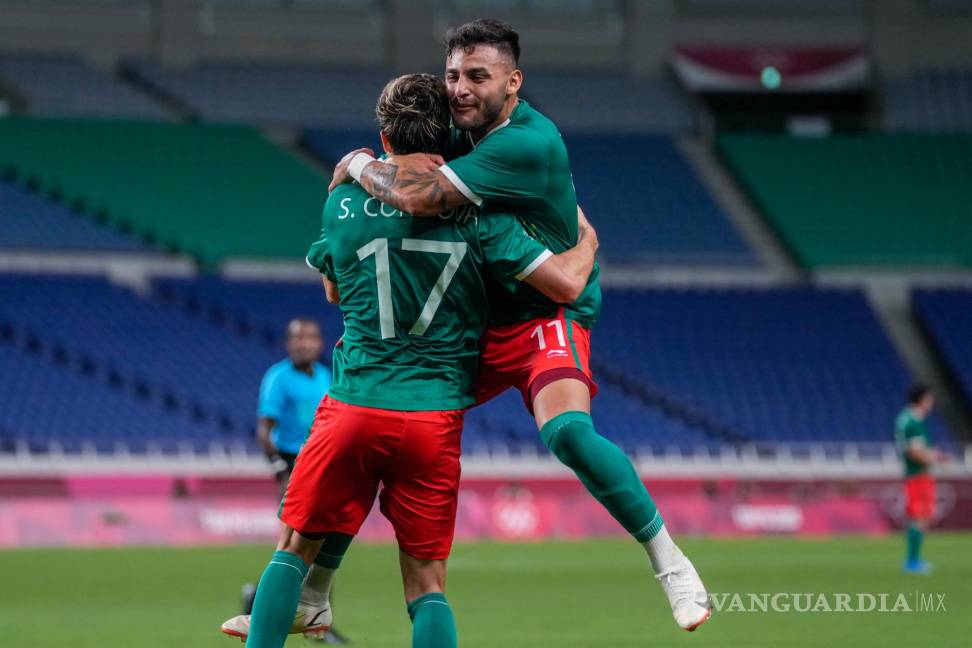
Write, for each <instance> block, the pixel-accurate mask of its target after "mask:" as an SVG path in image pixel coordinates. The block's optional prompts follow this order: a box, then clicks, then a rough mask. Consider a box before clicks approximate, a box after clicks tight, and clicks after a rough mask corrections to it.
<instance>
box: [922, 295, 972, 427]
mask: <svg viewBox="0 0 972 648" xmlns="http://www.w3.org/2000/svg"><path fill="white" fill-rule="evenodd" d="M913 304H914V311H915V315H916V316H917V318H918V321H919V322H920V323H921V325H922V327H923V329H924V331H925V334H926V335H927V336H928V338H929V339H930V340H931V344H932V346H933V348H934V349H935V350H936V351H937V352H938V355H939V357H940V358H941V359H942V361H943V362H944V364H945V366H946V368H947V369H948V371H949V373H950V374H951V378H952V380H953V382H954V384H955V385H957V386H958V388H959V391H960V392H961V394H962V396H963V398H964V400H965V404H966V406H968V407H970V408H972V290H968V289H966V290H960V289H952V290H945V289H939V290H928V289H923V290H916V291H915V292H914V295H913Z"/></svg>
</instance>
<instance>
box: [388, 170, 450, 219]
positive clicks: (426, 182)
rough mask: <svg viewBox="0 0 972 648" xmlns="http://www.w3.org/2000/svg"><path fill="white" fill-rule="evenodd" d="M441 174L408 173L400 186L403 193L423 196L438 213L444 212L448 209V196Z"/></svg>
mask: <svg viewBox="0 0 972 648" xmlns="http://www.w3.org/2000/svg"><path fill="white" fill-rule="evenodd" d="M440 178H441V174H440V173H439V172H435V173H415V172H411V171H410V172H406V173H404V174H403V176H402V178H401V180H400V182H399V184H400V186H401V189H402V192H403V193H407V194H413V195H420V196H423V197H424V198H425V199H426V200H427V201H428V203H429V204H430V205H434V206H435V207H436V209H437V211H440V212H443V211H445V210H446V209H447V208H448V195H447V194H446V192H445V191H443V189H442V185H441V183H440Z"/></svg>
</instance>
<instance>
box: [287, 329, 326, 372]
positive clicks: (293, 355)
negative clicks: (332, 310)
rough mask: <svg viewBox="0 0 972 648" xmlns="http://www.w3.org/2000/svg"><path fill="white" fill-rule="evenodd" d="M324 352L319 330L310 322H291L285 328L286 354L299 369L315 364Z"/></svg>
mask: <svg viewBox="0 0 972 648" xmlns="http://www.w3.org/2000/svg"><path fill="white" fill-rule="evenodd" d="M323 350H324V340H323V339H322V338H321V330H320V329H319V328H318V327H317V325H316V324H313V323H311V322H291V324H290V326H289V327H288V328H287V354H288V355H289V356H290V361H291V362H293V363H294V364H295V365H297V366H299V367H303V366H307V365H309V364H313V363H314V362H317V360H318V359H319V358H320V357H321V352H322V351H323Z"/></svg>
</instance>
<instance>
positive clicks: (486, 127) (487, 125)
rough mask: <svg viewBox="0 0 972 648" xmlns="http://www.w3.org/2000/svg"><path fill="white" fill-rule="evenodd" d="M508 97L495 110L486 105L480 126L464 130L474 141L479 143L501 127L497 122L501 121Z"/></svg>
mask: <svg viewBox="0 0 972 648" xmlns="http://www.w3.org/2000/svg"><path fill="white" fill-rule="evenodd" d="M506 99H507V97H503V98H502V99H501V100H500V101H499V102H498V104H497V106H496V107H495V108H493V107H492V106H490V104H489V103H486V104H485V106H484V107H483V118H482V120H480V125H478V126H471V127H470V128H466V129H462V130H465V131H466V132H468V133H469V134H470V135H471V136H472V138H473V141H477V142H478V141H479V140H481V139H482V138H484V137H485V136H486V133H488V132H489V131H490V130H491V129H493V128H495V127H496V126H499V124H497V123H496V120H497V119H499V116H500V113H502V112H503V106H504V105H506Z"/></svg>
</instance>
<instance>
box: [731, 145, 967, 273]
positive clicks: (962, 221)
mask: <svg viewBox="0 0 972 648" xmlns="http://www.w3.org/2000/svg"><path fill="white" fill-rule="evenodd" d="M718 145H719V151H720V153H721V155H722V157H723V159H724V160H725V161H726V162H727V164H728V165H729V167H730V169H731V170H732V172H733V173H734V174H735V176H736V178H737V179H738V180H739V182H740V183H741V184H742V186H743V188H744V189H745V190H746V191H747V192H748V193H749V195H750V196H751V198H752V199H753V200H754V202H755V203H756V204H757V206H758V207H759V208H760V209H761V210H762V212H763V215H764V216H765V218H766V219H767V221H768V222H769V224H770V225H771V226H772V228H773V229H774V230H775V231H776V232H777V234H778V235H779V236H780V237H781V238H782V240H783V242H784V243H785V244H786V245H787V246H788V247H789V249H790V251H791V252H792V253H793V254H794V256H795V257H796V258H797V259H798V260H799V261H800V262H801V263H802V264H803V265H806V266H811V267H815V266H832V265H837V266H869V265H875V266H881V265H895V266H902V265H905V266H929V265H941V266H968V265H972V217H970V211H969V205H972V165H969V160H972V134H914V133H902V134H893V135H887V134H868V135H837V136H833V137H824V138H796V137H789V136H783V135H723V136H722V137H720V138H719V144H718Z"/></svg>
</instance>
